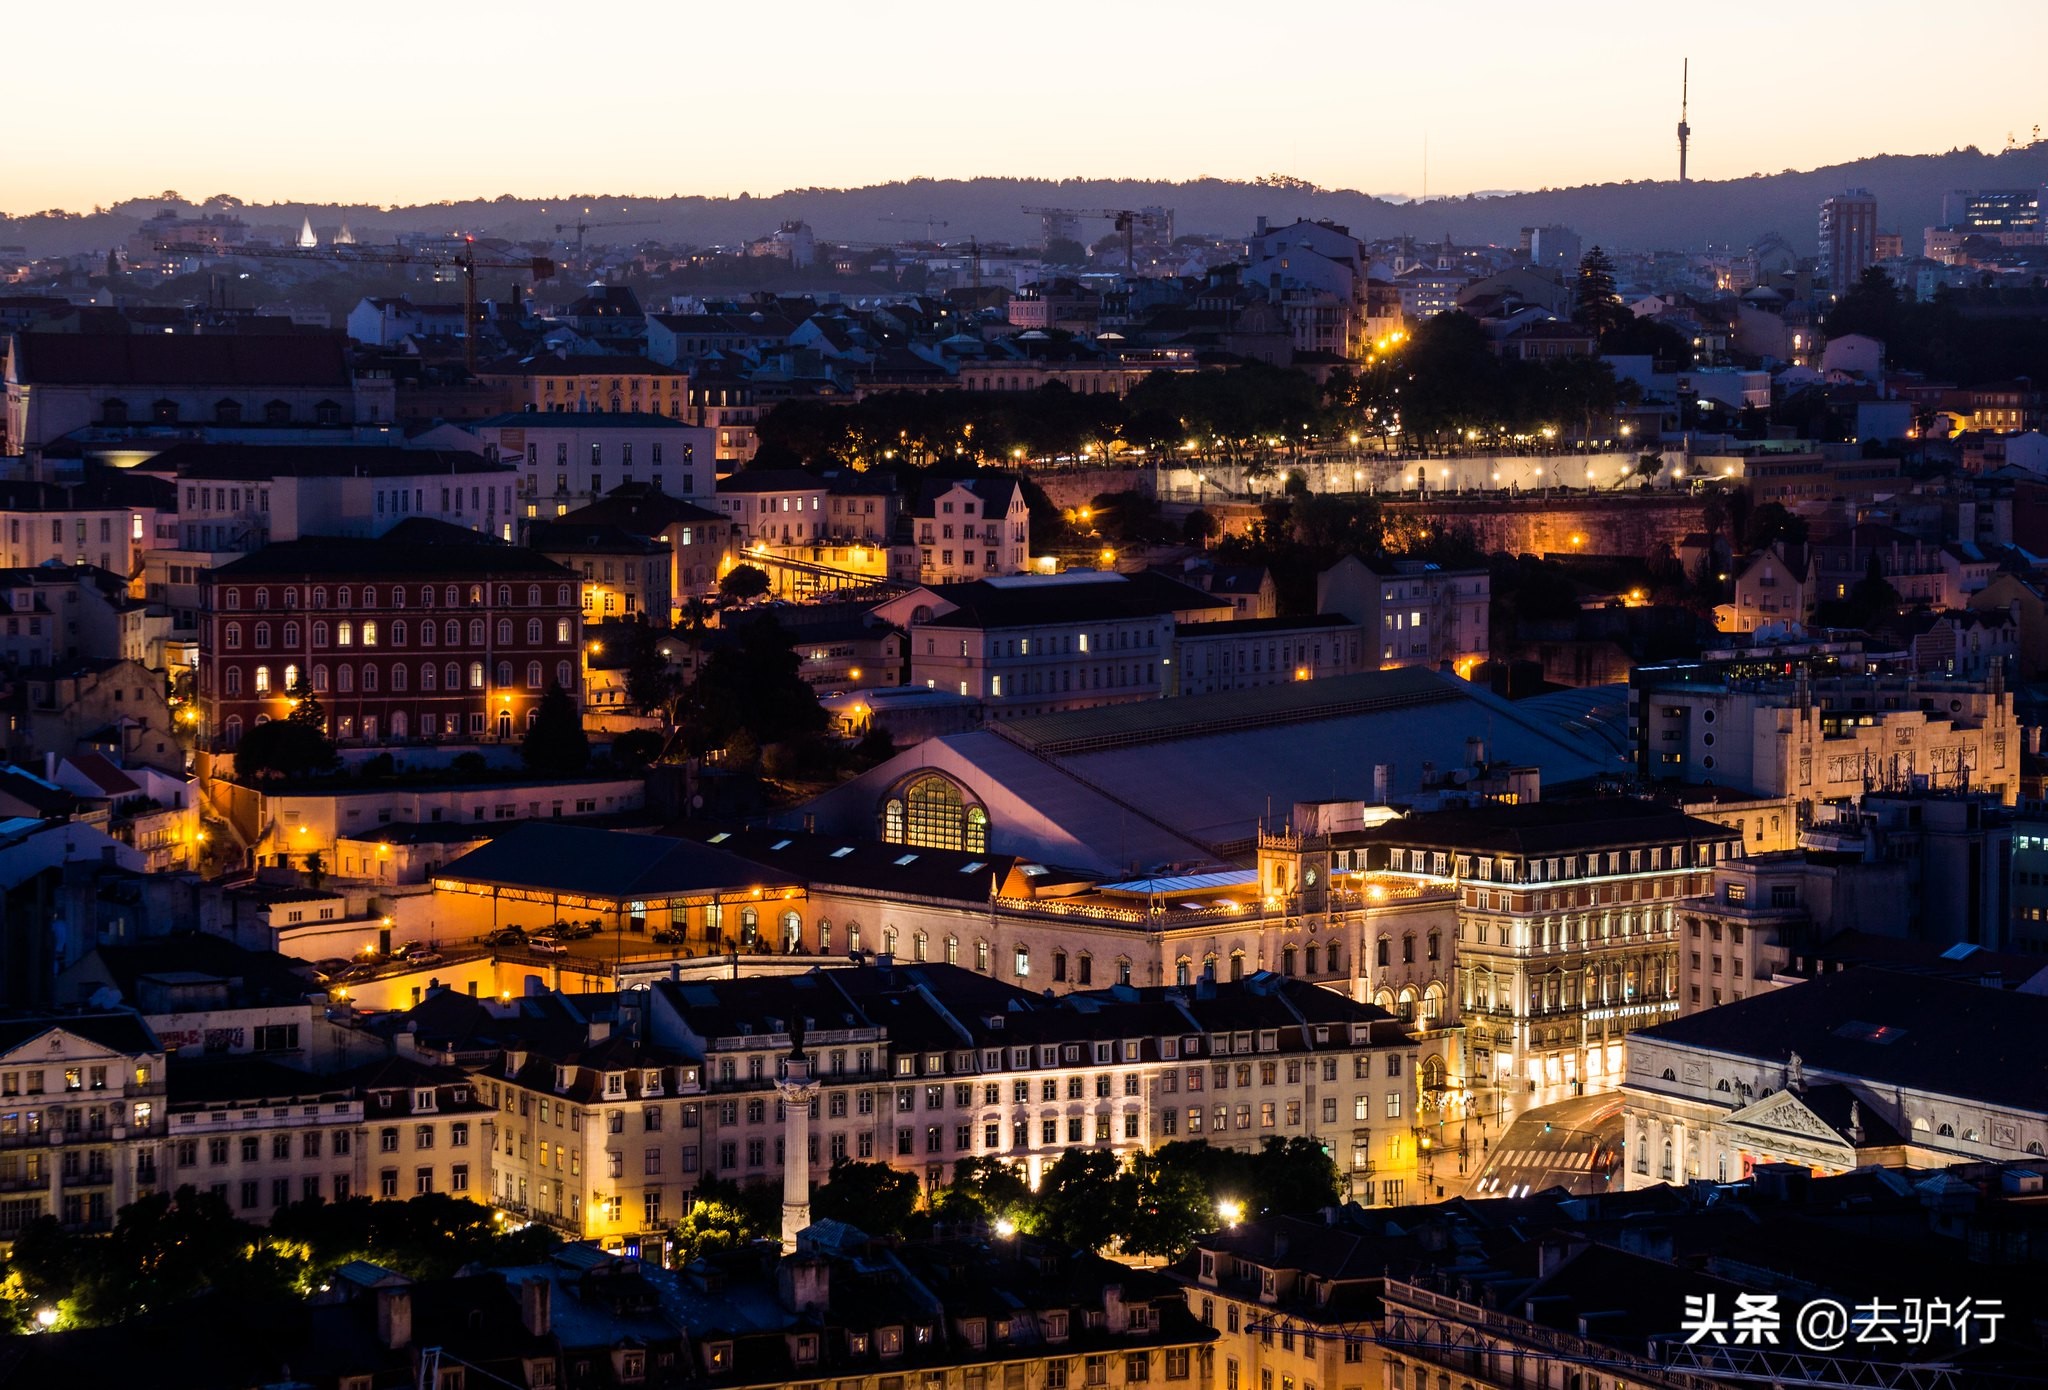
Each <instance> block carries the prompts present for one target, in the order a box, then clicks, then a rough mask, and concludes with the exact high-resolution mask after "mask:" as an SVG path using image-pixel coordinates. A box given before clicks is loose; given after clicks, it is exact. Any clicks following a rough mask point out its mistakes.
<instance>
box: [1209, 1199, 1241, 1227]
mask: <svg viewBox="0 0 2048 1390" xmlns="http://www.w3.org/2000/svg"><path fill="white" fill-rule="evenodd" d="M1216 1215H1217V1216H1219V1217H1221V1218H1222V1220H1223V1224H1224V1225H1226V1226H1235V1225H1236V1224H1237V1223H1238V1222H1240V1221H1242V1220H1244V1203H1243V1202H1240V1201H1238V1200H1237V1199H1236V1198H1234V1197H1225V1198H1224V1199H1223V1200H1222V1201H1220V1202H1218V1203H1217V1204H1216Z"/></svg>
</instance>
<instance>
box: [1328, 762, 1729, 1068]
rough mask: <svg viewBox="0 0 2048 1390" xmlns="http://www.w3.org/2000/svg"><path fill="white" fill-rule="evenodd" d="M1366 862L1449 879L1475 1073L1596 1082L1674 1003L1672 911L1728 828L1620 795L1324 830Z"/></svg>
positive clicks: (1725, 845) (1721, 854)
mask: <svg viewBox="0 0 2048 1390" xmlns="http://www.w3.org/2000/svg"><path fill="white" fill-rule="evenodd" d="M1337 843H1338V844H1340V845H1347V846H1349V847H1350V848H1351V850H1352V852H1353V853H1354V854H1358V855H1362V857H1363V859H1364V865H1363V867H1364V868H1365V869H1366V870H1368V871H1369V872H1373V873H1380V874H1385V875H1387V876H1389V877H1392V876H1397V875H1409V876H1414V877H1419V878H1425V879H1444V878H1450V879H1453V880H1454V881H1455V882H1456V884H1457V887H1458V930H1457V941H1456V943H1455V953H1456V959H1457V992H1458V1005H1459V1010H1460V1012H1461V1013H1462V1014H1463V1016H1464V1019H1465V1024H1466V1040H1467V1044H1468V1047H1469V1049H1470V1063H1469V1072H1468V1075H1469V1077H1470V1079H1471V1081H1472V1083H1473V1084H1475V1085H1492V1086H1496V1087H1499V1088H1502V1089H1503V1090H1505V1091H1508V1092H1513V1091H1522V1092H1529V1091H1536V1090H1540V1089H1543V1088H1546V1087H1557V1086H1564V1087H1572V1088H1574V1089H1584V1088H1587V1087H1590V1088H1592V1089H1594V1090H1601V1089H1606V1088H1611V1087H1612V1086H1613V1085H1614V1084H1615V1082H1616V1080H1617V1079H1618V1077H1619V1074H1620V1070H1621V1058H1622V1052H1621V1049H1622V1039H1623V1038H1624V1037H1625V1036H1626V1035H1627V1034H1629V1033H1630V1032H1633V1031H1634V1030H1635V1029H1637V1028H1641V1027H1646V1026H1648V1025H1649V1024H1652V1023H1656V1022H1658V1021H1660V1020H1663V1019H1667V1018H1672V1017H1675V1016H1676V1015H1677V1014H1678V1012H1679V970H1678V924H1677V921H1676V917H1675V915H1674V914H1675V910H1676V908H1677V907H1678V905H1679V904H1680V903H1681V902H1682V901H1684V900H1685V899H1688V898H1695V897H1698V896H1700V895H1702V894H1704V893H1705V892H1706V891H1707V882H1708V878H1709V876H1710V874H1711V871H1712V869H1713V867H1714V865H1715V864H1716V863H1718V862H1720V861H1721V860H1723V859H1726V858H1734V857H1739V856H1740V855H1741V853H1742V840H1741V838H1740V836H1739V835H1738V834H1737V832H1735V831H1733V830H1731V829H1729V828H1727V827H1725V826H1720V825H1715V824H1713V823H1711V822H1708V821H1704V820H1699V819H1696V818H1694V817H1692V816H1688V815H1686V814H1684V813H1683V812H1681V811H1678V810H1675V809H1672V808H1669V807H1662V806H1657V805H1655V804H1653V803H1650V802H1644V801H1637V800H1634V799H1630V798H1621V797H1613V798H1601V799H1598V800H1589V801H1579V802H1547V803H1546V802H1537V803H1533V804H1525V805H1513V806H1509V805H1500V804H1485V805H1478V806H1472V807H1465V808H1460V809H1454V810H1444V811H1429V812H1423V813H1420V814H1416V815H1411V816H1406V817H1403V818H1401V819H1399V820H1394V821H1389V822H1387V823H1386V824H1384V825H1380V826H1377V827H1374V828H1371V829H1367V830H1362V831H1357V832H1353V833H1352V834H1349V835H1345V836H1340V837H1338V841H1337Z"/></svg>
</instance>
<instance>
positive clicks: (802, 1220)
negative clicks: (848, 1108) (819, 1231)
mask: <svg viewBox="0 0 2048 1390" xmlns="http://www.w3.org/2000/svg"><path fill="white" fill-rule="evenodd" d="M775 1089H776V1090H777V1091H778V1092H780V1093H781V1096H782V1253H783V1254H785V1255H789V1254H794V1253H795V1251H796V1237H797V1232H799V1231H801V1230H803V1229H804V1228H805V1227H806V1226H808V1225H810V1224H811V1100H812V1097H814V1096H816V1095H817V1094H818V1083H817V1082H816V1081H815V1080H814V1079H813V1078H812V1076H811V1059H810V1058H809V1057H807V1056H805V1055H804V1036H803V1031H802V1029H801V1028H797V1027H793V1028H791V1029H790V1047H789V1056H788V1057H787V1058H786V1059H784V1061H783V1064H782V1078H781V1079H780V1080H779V1081H777V1082H776V1083H775Z"/></svg>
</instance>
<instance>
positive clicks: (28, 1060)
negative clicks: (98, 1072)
mask: <svg viewBox="0 0 2048 1390" xmlns="http://www.w3.org/2000/svg"><path fill="white" fill-rule="evenodd" d="M105 1051H107V1049H106V1048H104V1047H102V1046H101V1045H100V1044H98V1043H96V1042H93V1041H92V1040H90V1039H88V1038H81V1037H80V1036H78V1034H76V1033H74V1032H72V1031H71V1030H70V1029H68V1028H66V1027H64V1026H63V1025H62V1024H58V1023H52V1024H51V1025H50V1026H49V1027H47V1028H45V1029H43V1030H42V1031H41V1032H38V1033H35V1034H33V1035H32V1036H30V1037H28V1038H25V1039H23V1040H22V1041H20V1042H17V1043H16V1044H14V1046H12V1047H10V1048H7V1049H6V1050H4V1051H0V1063H6V1064H9V1065H14V1066H34V1065H35V1064H36V1063H38V1062H45V1061H51V1060H53V1059H55V1058H58V1057H80V1056H83V1055H85V1054H87V1053H103V1052H105Z"/></svg>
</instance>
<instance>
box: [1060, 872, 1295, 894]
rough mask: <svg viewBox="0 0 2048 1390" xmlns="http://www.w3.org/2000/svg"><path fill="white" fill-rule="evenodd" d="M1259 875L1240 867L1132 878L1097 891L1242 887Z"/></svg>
mask: <svg viewBox="0 0 2048 1390" xmlns="http://www.w3.org/2000/svg"><path fill="white" fill-rule="evenodd" d="M1258 880H1259V875H1258V873H1257V872H1256V871H1255V870H1252V869H1239V870H1237V871H1235V872H1232V873H1221V874H1174V875H1170V876H1168V877H1165V878H1130V879H1125V880H1124V881H1123V882H1121V883H1105V884H1102V885H1100V886H1099V887H1098V888H1097V889H1096V891H1097V892H1100V893H1199V892H1202V891H1204V890H1206V889H1210V888H1242V887H1243V886H1244V885H1246V884H1247V883H1256V882H1258Z"/></svg>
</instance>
